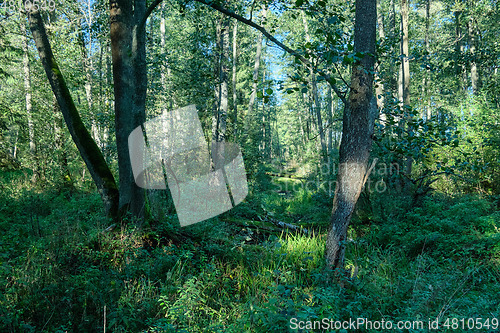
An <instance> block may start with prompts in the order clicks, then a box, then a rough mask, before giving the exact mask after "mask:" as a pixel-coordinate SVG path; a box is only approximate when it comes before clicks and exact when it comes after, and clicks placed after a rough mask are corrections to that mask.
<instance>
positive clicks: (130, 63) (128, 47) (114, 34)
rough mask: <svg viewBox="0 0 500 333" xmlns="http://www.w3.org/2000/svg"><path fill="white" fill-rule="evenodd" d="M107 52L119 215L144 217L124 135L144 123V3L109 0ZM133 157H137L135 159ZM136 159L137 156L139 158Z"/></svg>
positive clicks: (126, 136) (141, 193)
mask: <svg viewBox="0 0 500 333" xmlns="http://www.w3.org/2000/svg"><path fill="white" fill-rule="evenodd" d="M109 4H110V22H111V53H112V62H113V81H114V92H115V126H116V146H117V152H118V172H119V175H120V204H119V208H120V213H121V214H123V213H125V212H130V213H131V214H132V216H133V217H134V218H136V219H137V220H139V221H141V220H142V219H143V218H144V195H145V194H144V189H142V188H140V187H138V186H137V184H136V183H135V180H134V175H133V173H132V165H131V161H130V154H129V148H128V136H129V135H130V133H131V132H132V130H134V129H135V128H136V127H138V126H141V125H142V124H143V123H144V121H145V118H146V117H145V101H146V83H147V76H146V48H145V25H144V23H145V21H143V18H144V17H145V13H146V2H145V0H135V1H134V2H132V1H129V0H110V2H109ZM136 158H137V157H136ZM139 158H140V157H139Z"/></svg>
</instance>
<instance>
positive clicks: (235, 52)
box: [232, 20, 238, 142]
mask: <svg viewBox="0 0 500 333" xmlns="http://www.w3.org/2000/svg"><path fill="white" fill-rule="evenodd" d="M237 38H238V21H236V20H235V21H234V26H233V71H232V72H233V73H232V74H233V77H232V84H233V87H232V88H233V115H234V116H233V136H234V142H238V92H237V90H236V81H237V80H236V70H237V66H238V40H237Z"/></svg>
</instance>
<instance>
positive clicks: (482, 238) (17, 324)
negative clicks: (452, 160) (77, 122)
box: [0, 180, 500, 332]
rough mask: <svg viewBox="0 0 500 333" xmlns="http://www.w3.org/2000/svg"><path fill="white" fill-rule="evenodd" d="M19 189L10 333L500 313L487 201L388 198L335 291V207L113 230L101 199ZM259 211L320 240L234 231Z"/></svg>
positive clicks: (10, 192) (11, 210) (5, 204)
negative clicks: (328, 259)
mask: <svg viewBox="0 0 500 333" xmlns="http://www.w3.org/2000/svg"><path fill="white" fill-rule="evenodd" d="M13 182H14V180H10V181H9V182H6V181H4V183H3V188H4V191H3V192H2V194H1V197H0V218H1V222H0V231H1V232H2V238H1V239H0V291H1V292H0V331H2V332H66V331H67V332H84V331H85V332H100V331H103V325H104V317H105V316H106V328H107V331H108V332H287V331H298V330H291V329H290V324H291V322H290V320H291V319H292V318H296V320H302V321H304V322H306V321H308V320H309V321H312V320H320V319H322V318H331V319H334V320H348V319H349V318H358V317H363V318H367V319H369V320H372V321H375V320H382V319H384V320H386V321H387V320H391V321H393V322H396V321H397V320H422V321H424V322H425V323H427V322H428V320H429V319H435V318H439V320H440V322H441V324H443V323H444V322H445V320H446V319H448V318H453V317H455V318H469V317H473V318H477V317H481V318H498V317H500V304H499V300H498V297H497V296H498V294H500V270H499V258H500V256H499V254H500V252H499V240H498V238H497V237H498V227H500V226H499V225H498V223H499V222H500V219H499V215H498V211H495V207H493V206H492V205H491V203H490V202H488V201H487V200H485V199H482V198H480V197H475V196H464V197H457V198H449V197H444V196H439V195H435V196H433V197H430V198H428V199H427V200H425V201H424V202H423V204H422V206H421V207H415V208H408V207H407V206H404V205H405V202H404V201H396V200H395V199H391V200H392V201H391V202H390V204H391V205H393V206H395V207H398V209H395V210H394V211H396V212H397V213H393V214H391V215H388V216H387V218H386V219H380V218H377V217H378V216H379V215H377V211H379V210H380V207H372V208H373V211H374V212H375V213H374V214H373V217H374V218H373V221H372V224H371V225H370V226H368V227H367V226H366V225H364V224H360V223H361V222H360V221H357V220H354V221H353V227H352V230H351V231H350V235H351V236H352V239H351V240H350V241H349V242H348V244H347V251H346V267H347V268H348V269H349V270H350V276H349V277H348V278H346V279H345V281H344V282H343V284H342V285H339V284H338V283H335V281H334V280H332V278H331V274H330V273H329V272H328V271H327V270H326V269H325V267H324V262H323V255H324V244H325V236H326V235H325V232H324V230H325V228H324V227H323V226H324V225H325V220H324V218H325V216H328V211H329V209H330V208H329V207H328V202H329V200H330V199H329V198H328V197H325V196H322V195H321V194H318V193H307V192H301V191H298V192H295V193H292V195H290V196H288V197H285V198H282V197H279V195H278V194H275V195H273V194H269V193H268V195H267V194H266V195H265V196H263V198H265V199H266V200H262V199H263V198H258V197H257V198H255V197H254V199H252V200H256V201H252V200H250V201H249V202H247V203H245V204H243V205H242V206H240V207H239V208H237V209H235V210H233V211H232V212H229V213H227V214H225V215H222V216H221V217H220V218H219V219H212V220H210V221H207V222H203V223H199V224H196V225H193V226H190V227H187V228H183V229H181V228H180V227H178V225H177V222H176V219H175V217H174V216H170V215H169V216H167V217H164V218H163V219H162V220H161V221H157V222H150V224H146V225H145V226H144V227H143V228H142V229H137V228H135V227H133V226H132V225H123V226H121V227H119V228H118V230H116V231H115V232H103V230H105V229H106V227H107V226H108V225H109V221H107V220H105V219H103V218H102V212H101V211H100V202H99V197H98V196H96V195H95V194H92V193H84V192H73V193H58V192H51V191H44V192H33V191H27V190H25V189H22V187H20V185H19V183H17V185H16V186H14V185H13V184H14V183H13ZM256 202H257V203H256ZM378 202H380V203H383V204H387V202H384V200H378V201H377V200H374V201H373V204H374V205H376V204H377V203H378ZM259 204H262V205H263V206H264V208H265V209H266V210H267V211H268V212H270V213H273V214H275V216H276V217H277V218H279V219H281V220H284V221H288V222H296V223H299V224H304V225H306V226H308V227H311V226H312V230H314V232H313V233H312V234H310V235H300V234H291V233H282V234H277V235H267V234H265V233H262V232H260V231H259V230H258V229H256V228H250V227H241V226H240V225H239V224H235V223H233V222H232V221H234V220H235V219H239V220H245V219H252V218H254V217H255V215H256V214H260V213H259V207H258V205H259ZM324 211H326V212H324ZM261 213H262V211H261ZM307 214H309V215H307ZM360 229H362V230H363V232H360V231H359V230H360ZM441 328H443V327H441ZM302 331H304V332H305V331H312V330H307V329H304V330H302ZM316 331H321V330H316ZM360 331H367V330H363V329H361V330H360ZM407 331H408V330H407ZM409 331H411V332H420V331H421V332H425V331H427V330H426V329H420V330H419V329H414V330H409ZM442 331H449V332H452V331H453V332H457V331H460V329H458V330H452V329H451V328H450V329H448V330H446V329H443V330H442ZM462 331H470V330H467V329H464V330H462ZM490 331H491V332H493V331H495V329H490Z"/></svg>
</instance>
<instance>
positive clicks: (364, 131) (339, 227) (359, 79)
mask: <svg viewBox="0 0 500 333" xmlns="http://www.w3.org/2000/svg"><path fill="white" fill-rule="evenodd" d="M376 22H377V6H376V0H356V17H355V27H354V51H355V52H361V53H363V54H364V57H363V58H362V59H361V60H360V61H359V62H358V63H356V64H354V65H353V68H352V75H351V89H350V92H349V98H348V103H347V105H346V107H345V110H344V119H343V132H342V142H341V144H340V156H339V170H338V176H337V187H336V189H335V196H334V199H333V211H332V217H331V229H330V231H329V233H328V236H327V240H326V260H327V264H328V265H330V266H331V267H333V268H340V267H343V264H344V253H345V240H346V235H347V227H348V225H349V222H350V220H351V216H352V213H353V212H354V207H355V205H356V202H357V200H358V198H359V195H360V193H361V190H362V188H363V186H364V184H365V182H366V179H367V177H368V174H369V168H368V160H369V157H370V150H371V146H372V138H371V136H372V133H373V126H374V121H375V115H376V108H377V107H376V101H375V98H374V95H373V70H374V64H375V58H374V57H373V55H374V54H375V42H376Z"/></svg>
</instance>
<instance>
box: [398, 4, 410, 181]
mask: <svg viewBox="0 0 500 333" xmlns="http://www.w3.org/2000/svg"><path fill="white" fill-rule="evenodd" d="M408 1H409V0H401V57H402V59H401V67H400V86H399V98H400V103H401V105H402V106H403V119H402V122H401V128H404V127H405V126H406V122H407V120H409V119H410V117H411V115H408V114H407V113H406V108H405V107H407V106H409V105H410V54H409V47H408V13H409V5H408ZM412 165H413V159H412V158H411V157H408V158H407V159H406V161H405V173H406V175H408V176H409V175H410V174H411V170H412ZM406 185H409V184H408V183H407V184H406Z"/></svg>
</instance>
